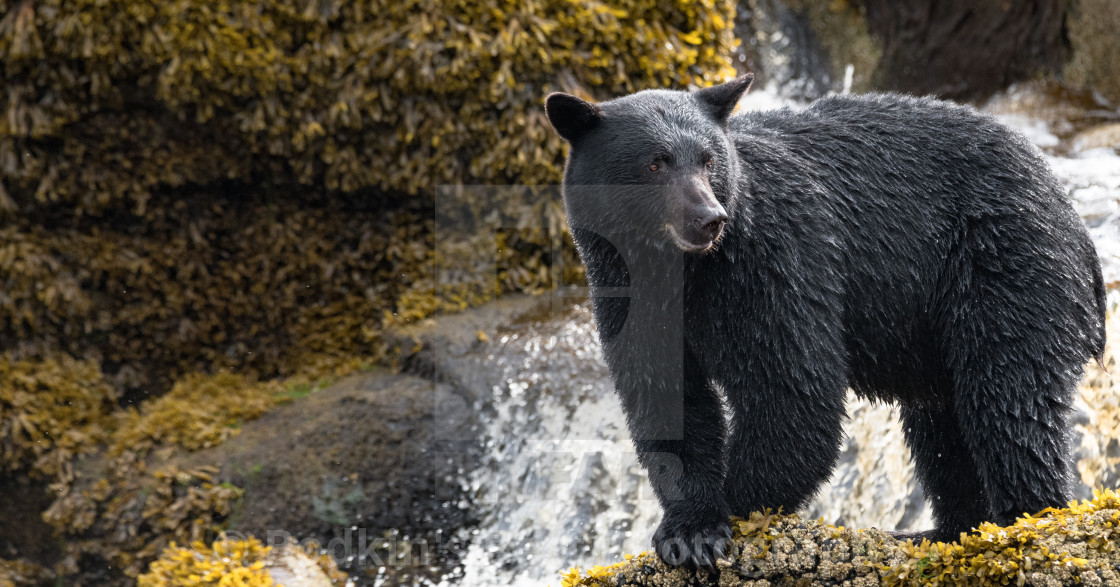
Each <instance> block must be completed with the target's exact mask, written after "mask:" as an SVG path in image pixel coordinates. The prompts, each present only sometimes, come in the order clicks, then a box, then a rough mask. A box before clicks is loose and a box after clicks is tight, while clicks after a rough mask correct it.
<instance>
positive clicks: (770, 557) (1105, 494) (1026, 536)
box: [561, 490, 1120, 587]
mask: <svg viewBox="0 0 1120 587" xmlns="http://www.w3.org/2000/svg"><path fill="white" fill-rule="evenodd" d="M733 527H734V532H735V535H734V538H733V546H732V554H731V556H730V557H729V558H727V559H725V560H722V561H720V562H719V563H718V570H719V573H718V575H715V574H711V573H708V572H706V571H695V572H693V571H689V570H687V569H684V568H680V567H678V568H673V567H670V566H668V565H666V564H665V563H663V562H661V560H659V559H658V557H657V556H656V555H655V554H653V553H652V552H643V553H641V554H639V555H626V559H625V560H624V561H623V562H620V563H616V564H613V565H610V566H594V567H591V568H590V569H588V570H586V571H584V572H580V569H579V568H578V567H573V568H572V569H570V570H569V571H567V572H562V573H561V585H562V586H563V587H576V586H584V587H599V586H604V587H605V586H607V585H644V586H650V587H684V586H686V585H719V586H720V587H740V586H742V587H746V586H755V587H761V586H763V585H845V586H853V587H859V586H864V585H867V586H871V585H890V586H893V585H961V584H965V585H1045V586H1047V587H1050V586H1058V585H1074V584H1081V585H1120V570H1118V569H1120V549H1118V548H1117V545H1118V540H1120V496H1118V495H1117V493H1116V492H1114V491H1110V490H1106V491H1100V492H1097V493H1096V495H1095V497H1094V498H1093V499H1092V500H1085V501H1082V502H1080V503H1077V502H1071V503H1070V505H1069V507H1067V508H1061V509H1051V510H1049V511H1045V512H1041V513H1040V514H1038V515H1036V516H1029V517H1024V518H1020V519H1018V520H1017V521H1016V522H1015V523H1014V524H1013V525H1011V526H1007V527H999V526H995V525H993V524H983V525H981V526H980V527H979V528H978V529H976V530H975V531H973V532H970V533H968V534H962V536H961V540H959V541H957V542H952V543H944V542H937V543H931V542H929V541H922V542H921V543H917V544H916V543H915V542H914V541H911V540H907V541H900V540H897V539H895V538H894V537H892V536H891V535H890V534H889V533H887V532H884V531H882V530H878V529H875V528H870V529H851V528H845V527H843V526H841V527H835V526H829V525H826V524H824V523H822V522H819V521H813V520H803V519H801V518H799V517H798V516H796V515H773V514H771V515H764V514H762V513H758V512H755V513H754V514H752V515H751V517H750V518H749V519H746V520H744V519H735V521H734V524H733Z"/></svg>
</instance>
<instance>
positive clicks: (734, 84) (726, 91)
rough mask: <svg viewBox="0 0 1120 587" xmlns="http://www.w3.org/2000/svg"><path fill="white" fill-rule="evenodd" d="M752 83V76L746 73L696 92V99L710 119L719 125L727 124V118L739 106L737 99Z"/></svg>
mask: <svg viewBox="0 0 1120 587" xmlns="http://www.w3.org/2000/svg"><path fill="white" fill-rule="evenodd" d="M753 81H754V74H753V73H748V74H747V75H744V76H743V77H741V78H739V79H736V80H733V81H729V82H727V83H725V84H720V85H718V86H712V87H710V88H704V89H703V90H697V91H696V92H695V94H696V98H697V99H698V100H699V101H700V105H701V106H702V107H703V108H704V109H705V110H706V111H707V112H708V114H709V115H710V116H711V117H712V118H714V119H716V120H717V121H718V122H720V123H723V122H727V117H729V116H731V111H732V110H734V109H735V106H736V105H737V104H739V98H742V97H743V94H745V93H747V90H748V89H750V87H751V82H753Z"/></svg>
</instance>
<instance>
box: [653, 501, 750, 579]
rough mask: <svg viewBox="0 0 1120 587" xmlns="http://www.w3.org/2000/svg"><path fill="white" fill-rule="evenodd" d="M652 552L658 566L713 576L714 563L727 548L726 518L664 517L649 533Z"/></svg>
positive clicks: (728, 535) (727, 531)
mask: <svg viewBox="0 0 1120 587" xmlns="http://www.w3.org/2000/svg"><path fill="white" fill-rule="evenodd" d="M653 548H654V550H656V551H657V556H659V557H661V560H662V562H664V563H665V564H667V565H670V566H674V567H676V566H684V567H687V568H689V569H692V570H696V569H698V568H699V569H704V570H706V571H708V572H709V573H712V574H717V573H718V571H717V570H716V560H718V559H720V558H723V557H725V556H727V554H728V552H729V550H730V548H731V524H730V523H729V521H728V519H727V516H726V515H722V514H716V515H711V516H695V515H692V516H684V515H673V514H669V513H666V514H665V517H664V518H663V519H662V520H661V524H660V525H659V526H658V527H657V531H656V532H654V533H653Z"/></svg>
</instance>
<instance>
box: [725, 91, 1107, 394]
mask: <svg viewBox="0 0 1120 587" xmlns="http://www.w3.org/2000/svg"><path fill="white" fill-rule="evenodd" d="M729 129H730V131H731V133H732V136H733V137H734V139H735V142H736V146H737V148H738V151H739V155H740V158H741V160H742V162H743V169H744V172H743V173H744V180H743V181H744V186H743V187H744V194H743V195H744V197H745V198H746V199H747V202H748V204H747V205H746V206H744V208H743V210H742V213H743V214H745V215H747V216H748V217H751V224H752V225H755V226H763V225H770V226H773V227H779V226H781V224H782V223H783V222H785V223H786V224H787V226H788V228H787V229H785V230H783V229H780V228H770V229H767V231H764V232H793V231H797V230H799V227H801V226H804V225H805V224H806V222H807V221H808V222H811V223H812V224H813V226H814V228H813V230H819V231H824V232H826V233H827V235H826V236H825V237H824V238H821V239H817V241H816V242H817V244H816V245H815V246H817V247H821V246H828V245H826V244H825V243H834V244H835V246H836V250H837V251H838V257H839V259H840V260H839V263H840V265H841V266H840V267H837V268H836V269H837V272H838V273H839V274H840V275H842V276H843V278H842V283H841V284H839V285H840V287H841V288H842V289H843V290H844V291H845V292H846V293H845V296H844V297H845V307H844V308H843V311H844V313H845V322H846V324H847V326H846V328H845V330H846V332H847V333H848V338H849V340H848V352H849V356H850V359H851V361H852V368H853V375H854V379H855V381H853V382H852V383H853V384H855V385H856V386H857V387H864V388H865V389H868V390H869V389H874V388H892V387H893V388H899V387H913V386H924V384H923V382H927V381H934V380H936V379H937V378H938V374H937V373H935V372H930V371H928V370H927V371H925V372H921V371H915V370H914V369H913V367H914V366H915V364H914V363H913V362H912V361H910V360H909V359H907V358H906V357H908V356H918V355H927V354H930V352H931V349H927V348H924V347H927V346H928V345H940V344H941V341H939V340H938V338H939V337H938V335H937V333H939V332H942V331H944V324H941V323H940V321H941V320H942V319H943V308H944V305H945V304H946V300H948V299H950V298H951V297H953V296H954V295H956V293H955V292H956V290H958V289H959V288H960V280H961V279H968V276H969V273H967V272H971V275H973V276H976V275H979V274H980V273H983V274H985V275H987V276H998V275H1000V274H1001V272H1002V273H1003V274H1005V275H1004V277H998V278H999V279H1006V280H1007V283H1006V284H1004V285H1000V284H996V283H993V284H992V285H993V287H1005V286H1006V287H1021V288H1022V290H1023V295H1026V296H1035V297H1038V298H1040V299H1043V298H1045V299H1046V300H1047V303H1048V304H1050V305H1052V306H1053V312H1054V313H1055V315H1060V314H1065V315H1067V316H1068V317H1069V319H1070V320H1072V321H1082V320H1084V310H1083V309H1082V308H1081V306H1082V305H1083V304H1084V303H1085V302H1086V301H1087V300H1089V299H1092V298H1093V297H1095V292H1093V291H1092V288H1093V287H1094V281H1095V280H1096V279H1099V277H1096V276H1094V272H1095V271H1096V272H1099V269H1094V267H1095V264H1096V256H1095V255H1096V253H1095V250H1094V248H1093V246H1092V243H1091V241H1090V240H1089V238H1088V234H1087V231H1086V230H1085V228H1084V225H1083V224H1082V223H1081V220H1080V218H1079V217H1078V216H1077V215H1076V213H1075V212H1074V210H1073V208H1072V206H1071V205H1070V203H1069V201H1068V198H1067V197H1066V195H1065V193H1064V191H1063V190H1062V189H1061V187H1060V186H1059V184H1058V183H1057V181H1056V179H1055V178H1054V177H1053V175H1052V173H1051V172H1050V171H1049V168H1048V166H1047V164H1046V162H1045V160H1044V158H1043V157H1042V155H1041V153H1040V152H1039V151H1038V149H1037V148H1035V147H1034V146H1033V145H1031V144H1030V143H1029V142H1028V141H1027V140H1026V139H1025V138H1024V137H1022V136H1021V135H1020V134H1019V133H1016V132H1014V131H1012V130H1010V129H1008V128H1006V127H1005V126H1003V125H1001V124H1000V123H999V122H998V121H997V120H995V119H994V118H992V117H990V116H988V115H985V114H982V113H979V112H977V111H976V110H975V109H973V108H971V107H969V106H961V105H957V104H953V103H949V102H944V101H940V100H936V99H932V98H914V97H908V96H900V95H894V94H869V95H862V96H835V97H830V98H825V99H822V100H818V101H817V102H815V103H813V104H812V105H811V106H809V107H808V108H806V109H803V110H794V109H789V108H786V109H782V110H776V111H769V112H756V113H746V114H742V115H739V116H735V117H733V118H732V119H731V120H730V123H729ZM791 210H792V211H793V212H791ZM756 238H767V237H766V236H765V235H756ZM744 242H746V243H747V245H746V246H757V243H753V244H752V243H750V242H749V241H744ZM748 254H749V253H748ZM810 254H812V253H810ZM779 270H780V269H779ZM1047 273H1049V274H1050V275H1064V276H1068V277H1073V279H1072V281H1071V282H1070V283H1072V284H1073V285H1072V286H1071V285H1070V284H1069V283H1067V285H1065V286H1063V287H1065V288H1066V291H1054V292H1049V291H1047V292H1043V291H1041V290H1042V289H1043V288H1046V287H1048V286H1047V284H1045V283H1037V284H1033V283H1032V284H1023V283H1022V282H1023V280H1029V281H1040V277H1039V276H1044V275H1046V274H1047ZM1071 273H1072V274H1073V275H1070V274H1071ZM995 278H996V277H993V279H995ZM1070 287H1073V288H1074V289H1077V290H1079V291H1072V290H1070V289H1069V288H1070ZM1032 288H1033V289H1032ZM1083 326H1084V327H1086V328H1089V327H1090V326H1091V325H1090V324H1088V323H1086V324H1084V325H1083ZM884 357H895V358H897V360H898V361H899V362H898V363H896V364H895V365H885V364H884ZM892 367H894V368H892ZM927 367H930V368H934V369H936V366H935V365H934V366H931V365H927ZM861 374H864V375H866V378H864V377H861ZM860 379H865V380H864V381H860ZM861 383H862V384H863V385H860V384H861Z"/></svg>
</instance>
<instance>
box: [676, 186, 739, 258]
mask: <svg viewBox="0 0 1120 587" xmlns="http://www.w3.org/2000/svg"><path fill="white" fill-rule="evenodd" d="M690 179H691V181H687V182H684V185H682V186H679V187H678V188H677V190H675V192H676V193H675V201H676V203H677V206H675V208H676V211H675V213H674V214H673V217H674V218H675V219H676V220H675V221H673V222H670V223H669V225H668V226H669V232H670V233H671V234H672V236H673V240H674V241H675V242H676V245H677V247H678V248H680V249H681V250H683V251H684V252H686V253H698V252H702V251H706V250H708V248H709V247H711V246H712V243H714V242H715V241H716V240H717V239H719V237H720V235H721V234H723V227H724V226H725V225H726V224H727V210H724V208H723V206H722V205H720V203H719V201H718V200H716V197H715V194H713V193H712V189H711V188H710V187H709V186H708V185H707V182H706V181H704V180H702V179H700V178H690Z"/></svg>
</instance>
